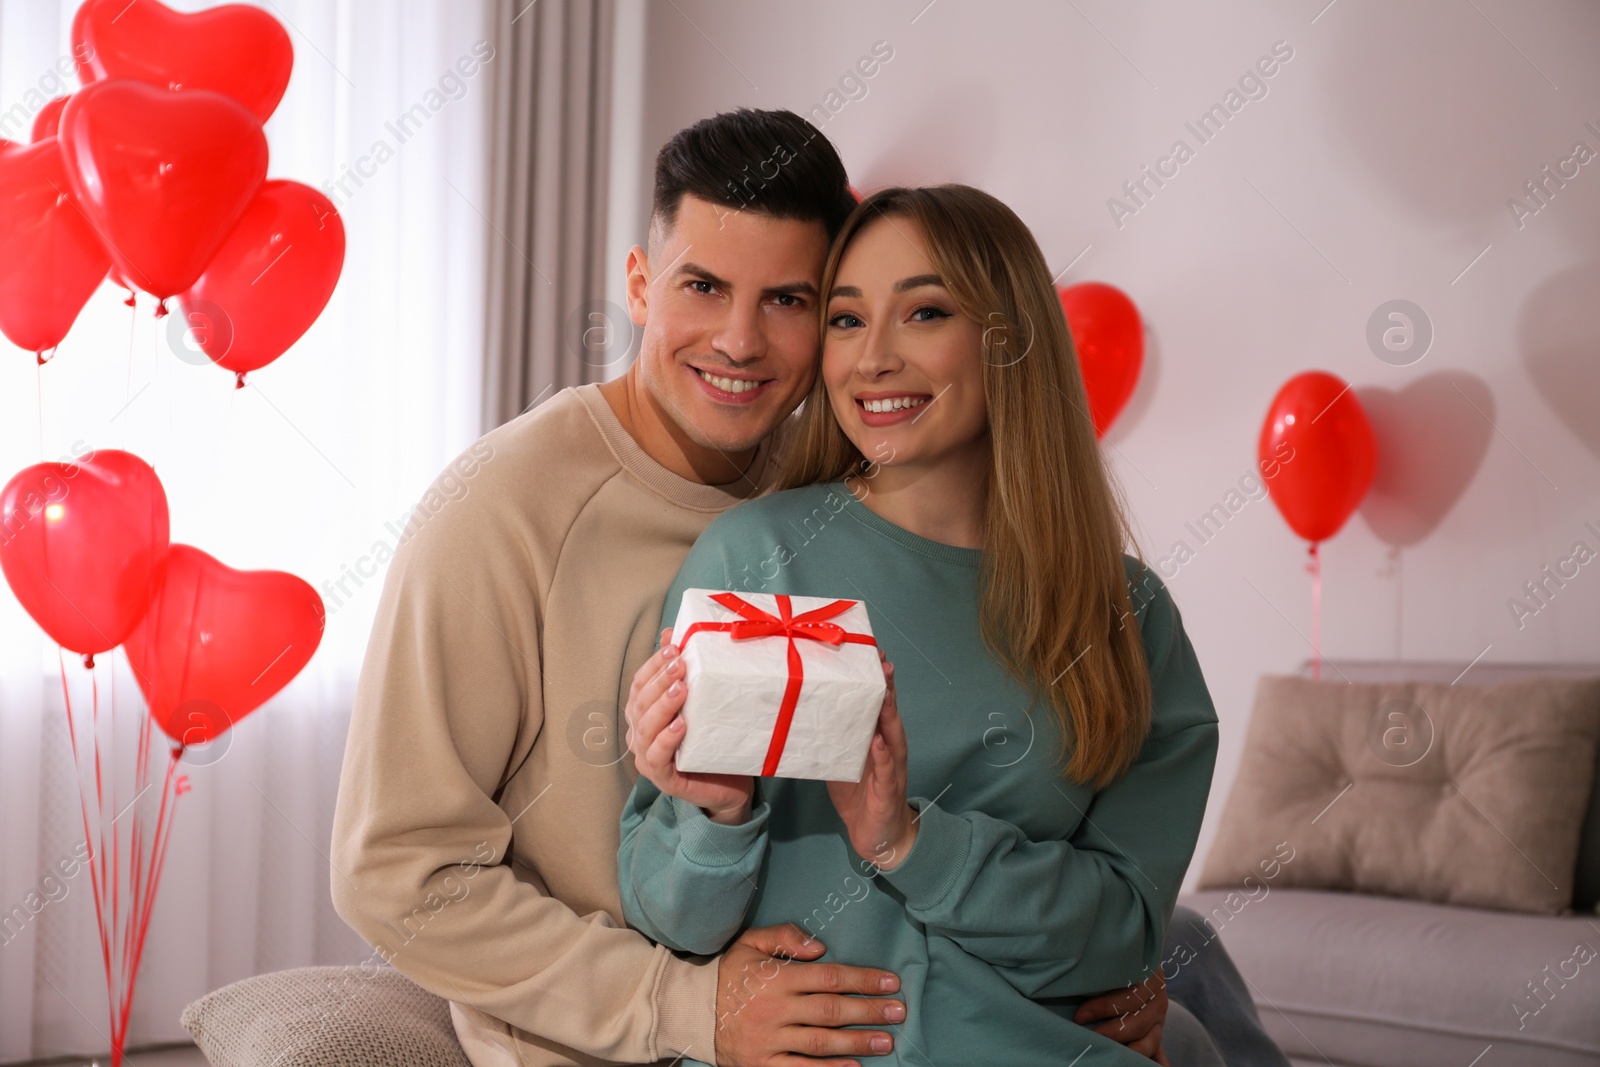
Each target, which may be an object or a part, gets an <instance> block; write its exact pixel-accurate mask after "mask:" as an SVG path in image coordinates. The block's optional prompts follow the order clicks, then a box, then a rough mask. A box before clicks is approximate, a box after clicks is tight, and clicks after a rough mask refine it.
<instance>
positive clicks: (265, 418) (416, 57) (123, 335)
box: [0, 0, 521, 1062]
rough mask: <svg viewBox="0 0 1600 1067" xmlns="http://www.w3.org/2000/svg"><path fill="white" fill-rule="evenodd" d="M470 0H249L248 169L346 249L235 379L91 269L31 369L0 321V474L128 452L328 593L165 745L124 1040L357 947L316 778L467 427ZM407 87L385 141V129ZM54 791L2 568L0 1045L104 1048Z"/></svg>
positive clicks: (479, 334) (128, 717)
mask: <svg viewBox="0 0 1600 1067" xmlns="http://www.w3.org/2000/svg"><path fill="white" fill-rule="evenodd" d="M166 2H167V3H168V4H169V5H170V6H174V7H177V8H179V9H180V10H185V11H192V10H197V9H200V8H203V7H206V6H210V5H208V4H206V3H200V2H195V0H188V2H184V0H179V2H176V3H174V2H173V0H166ZM492 2H493V0H403V2H395V3H386V4H381V5H379V4H371V3H367V2H360V3H358V2H357V0H267V2H264V3H262V5H261V6H263V7H264V8H265V9H266V10H268V11H270V12H271V13H272V14H273V15H275V16H276V17H277V18H278V19H279V20H280V21H281V22H282V23H283V24H284V25H285V27H286V28H287V29H288V30H289V33H290V36H291V38H292V40H293V43H294V49H295V65H294V74H293V77H292V79H291V80H290V84H289V90H288V93H287V95H286V96H285V97H284V100H283V102H282V104H281V105H280V106H279V108H278V110H277V112H276V114H274V115H273V117H272V119H271V121H270V122H269V123H268V124H267V136H268V141H269V144H270V146H271V152H272V160H271V167H270V170H269V176H271V177H279V178H293V179H295V180H298V181H302V182H305V183H306V184H309V185H313V186H316V187H318V188H321V189H323V190H324V192H327V193H329V195H330V196H332V198H333V199H334V202H335V203H336V204H337V205H338V207H339V210H340V212H341V214H342V215H343V218H344V223H345V227H346V232H347V238H348V250H347V255H346V259H345V264H344V273H343V276H342V278H341V280H340V283H339V287H338V289H337V291H336V293H335V295H334V297H333V300H332V302H331V303H330V305H329V306H328V308H327V310H326V311H325V312H324V313H323V314H322V317H321V318H320V319H319V320H318V321H317V323H316V324H315V325H314V326H313V327H312V328H311V330H310V332H309V333H308V334H307V335H306V336H305V337H304V338H303V339H302V340H301V341H300V342H299V343H297V344H296V345H295V346H294V347H293V348H292V349H291V350H290V351H289V352H288V353H287V354H286V355H285V356H284V357H283V358H282V359H280V360H279V361H278V362H277V363H275V364H273V365H272V366H270V367H267V368H265V369H263V370H260V371H257V372H255V373H253V374H252V375H251V376H250V379H249V384H247V386H246V387H245V388H244V389H242V390H238V391H235V390H234V388H233V381H232V376H231V375H230V374H228V373H226V372H224V371H222V370H220V369H217V368H215V367H211V366H205V365H199V364H198V363H197V362H196V360H195V356H194V353H193V350H192V348H191V347H188V341H187V339H186V338H184V336H183V335H182V333H181V324H179V323H178V322H177V319H178V316H176V315H174V316H172V317H169V318H168V319H165V320H160V321H158V320H156V319H154V318H153V317H152V310H153V301H152V300H151V299H150V298H148V297H141V298H140V303H139V306H138V308H137V309H136V310H130V309H129V308H127V307H124V306H123V304H122V302H121V299H120V297H121V296H122V295H123V294H122V291H121V290H118V289H115V288H113V287H112V286H110V285H109V284H108V285H106V286H105V287H103V288H102V290H101V291H100V292H99V293H98V294H97V295H96V296H95V297H94V299H93V300H92V301H91V302H90V305H89V307H88V308H87V309H86V310H85V311H84V313H83V315H82V316H81V317H80V319H79V321H78V323H77V325H76V326H75V327H74V329H73V331H72V333H71V334H70V335H69V336H68V337H67V339H66V340H65V342H64V343H63V344H62V345H61V347H60V350H59V351H58V352H57V354H56V356H55V358H54V359H53V360H52V361H51V362H50V363H48V364H46V365H45V366H43V367H42V368H36V367H35V364H34V358H33V356H32V354H31V353H26V352H22V351H20V350H17V349H14V348H11V347H10V346H9V345H5V344H4V342H3V341H0V481H3V480H5V479H7V478H9V477H10V476H11V475H12V474H14V473H15V472H16V471H18V470H20V469H22V468H23V467H26V466H28V465H30V464H32V463H36V462H39V461H40V460H41V459H52V460H53V459H58V458H60V457H62V456H64V455H68V454H71V453H73V452H75V451H77V452H81V451H84V450H85V449H86V448H96V447H116V448H126V449H129V450H130V451H133V452H136V453H137V454H139V455H140V456H142V457H143V458H144V459H146V460H147V461H149V462H150V463H152V464H153V465H154V466H155V468H156V471H157V473H158V474H159V475H160V476H161V479H162V481H163V483H164V485H165V487H166V490H167V495H168V498H169V501H170V505H171V511H172V536H173V540H174V541H179V542H184V543H188V544H194V545H196V546H198V547H200V548H202V549H204V550H206V551H207V552H209V553H211V554H212V555H214V556H216V557H218V558H219V559H221V560H222V561H223V562H224V563H227V564H229V565H230V566H233V567H236V568H241V569H258V568H272V569H279V570H287V571H290V572H292V573H294V574H297V575H299V576H301V577H302V578H305V579H306V580H307V581H309V582H310V583H311V584H312V585H313V586H315V587H316V588H317V589H318V590H319V591H320V592H321V593H322V596H323V599H324V602H325V604H326V606H327V608H328V622H327V629H326V632H325V635H324V637H323V641H322V645H321V647H320V649H319V650H318V652H317V654H316V656H315V657H314V658H313V659H312V661H311V663H310V665H309V666H308V667H307V668H306V669H305V671H304V672H303V673H302V674H301V675H300V677H299V678H297V679H296V680H295V681H294V682H293V683H291V684H290V686H289V687H288V688H287V689H285V690H284V691H283V692H282V693H280V694H279V695H278V696H277V697H275V698H274V699H273V700H271V701H270V702H269V703H268V704H267V705H265V706H264V707H263V708H261V709H260V710H258V711H256V712H255V713H254V714H252V715H251V716H250V717H249V718H247V719H245V720H244V721H243V722H242V723H240V724H239V725H238V726H237V727H236V728H235V729H234V730H233V731H232V734H231V736H230V737H229V738H228V739H227V740H225V741H220V742H217V743H215V744H214V745H212V746H208V749H207V750H206V751H202V752H199V753H197V758H196V759H195V761H194V762H192V763H186V764H182V765H180V770H182V771H183V772H184V773H186V774H187V775H188V778H189V781H190V783H191V786H192V789H191V791H190V792H188V793H187V794H186V795H184V796H183V797H182V798H181V799H180V800H178V801H177V805H176V818H175V821H174V823H173V832H172V838H171V847H170V851H169V853H168V856H167V860H166V867H165V872H164V875H163V877H162V882H161V886H160V894H159V897H158V903H157V905H156V908H155V911H154V917H153V920H152V924H151V928H150V933H149V938H148V941H147V943H146V946H145V950H144V963H143V967H142V969H141V971H140V978H139V984H138V992H137V996H136V998H135V1002H134V1007H133V1014H132V1022H131V1027H130V1031H129V1039H128V1044H129V1047H130V1048H132V1047H138V1046H140V1045H146V1044H153V1043H159V1042H164V1041H174V1040H183V1039H185V1038H186V1036H187V1035H185V1034H184V1032H183V1030H182V1029H181V1027H180V1026H179V1025H178V1016H179V1013H180V1012H181V1011H182V1009H183V1006H184V1005H185V1004H186V1003H188V1002H189V1001H190V1000H192V999H194V998H195V997H197V996H200V995H202V994H203V993H205V992H207V991H208V990H211V989H215V988H217V987H218V986H221V985H224V984H226V983H228V982H231V981H234V980H237V979H239V978H242V977H246V976H248V975H251V974H256V973H261V972H265V971H271V970H276V969H280V968H285V967H294V966H301V965H307V964H315V963H347V962H356V961H359V960H361V959H364V958H366V956H367V955H368V950H367V949H366V947H365V946H364V945H363V944H362V943H361V941H360V940H359V939H358V938H356V937H355V935H354V934H352V933H351V932H350V931H349V930H348V929H347V928H346V927H345V926H344V924H343V923H342V922H341V921H340V920H339V918H338V916H337V915H336V914H335V913H334V911H333V909H332V906H331V904H330V902H329V892H328V884H329V878H330V871H329V869H328V860H327V854H328V840H329V835H330V827H331V821H332V810H333V800H334V795H335V790H336V785H337V775H338V769H339V760H340V755H341V753H342V750H343V745H344V738H345V732H346V727H347V723H348V714H349V710H348V709H349V705H350V697H351V692H352V689H353V687H354V684H355V679H356V676H357V673H358V670H359V668H360V663H361V657H362V654H363V652H364V650H365V645H366V639H367V633H368V630H369V628H370V624H371V619H372V612H373V608H374V606H375V603H376V600H377V597H378V591H379V588H380V587H381V584H382V581H383V568H382V565H381V562H379V561H380V560H382V559H385V558H387V554H388V550H389V549H391V548H392V547H393V546H394V544H395V542H396V537H397V534H398V531H399V530H400V529H401V527H403V525H404V521H405V516H406V512H407V509H408V508H410V507H411V506H412V505H413V504H414V503H415V502H416V501H417V499H418V498H419V497H420V496H421V494H422V492H423V491H424V490H425V488H426V486H427V483H428V481H429V480H430V479H431V478H432V477H433V476H434V475H435V474H436V473H437V472H438V471H439V470H440V469H441V468H442V467H443V465H444V464H445V463H446V462H447V461H448V460H449V459H450V458H451V457H452V456H454V455H455V454H456V453H457V452H459V451H460V450H461V449H463V448H465V447H466V446H467V445H469V444H470V443H471V442H472V440H473V439H474V438H475V437H476V436H477V435H478V434H479V433H480V432H481V430H482V427H481V425H480V418H481V397H482V390H483V365H482V349H483V316H484V309H483V284H484V263H485V260H486V251H487V250H486V241H488V240H498V239H499V238H496V237H494V235H493V233H492V231H490V229H489V227H487V226H486V225H485V222H484V216H483V214H482V213H483V212H484V211H485V210H486V206H487V199H488V182H487V175H486V164H485V160H486V159H487V158H488V152H487V150H486V144H485V140H486V137H487V130H488V121H487V114H488V103H489V100H490V97H491V93H490V91H489V90H490V79H491V77H492V76H493V73H494V61H495V60H494V55H495V54H497V53H496V52H495V51H494V50H495V49H496V47H497V42H495V41H494V40H493V39H492V38H493V30H492V28H491V27H492V25H493V21H492V19H491V17H490V14H491V11H490V9H491V3H492ZM518 6H521V5H518ZM75 9H76V2H75V0H0V116H3V115H5V114H15V112H14V109H15V108H17V107H21V108H23V109H24V111H25V112H27V113H29V114H31V113H32V111H35V110H37V106H38V103H40V102H42V100H43V99H44V98H46V97H49V96H54V95H58V93H59V92H64V91H69V90H70V89H72V88H75V83H74V82H73V81H72V79H70V78H68V79H66V80H65V84H64V85H63V86H62V87H61V88H60V89H57V88H56V87H55V85H54V84H53V79H55V78H56V77H57V74H56V69H57V67H56V65H57V62H58V61H59V60H60V59H62V57H65V56H67V55H68V53H69V48H70V36H69V33H70V27H71V23H72V16H73V14H74V11H75ZM485 55H487V57H488V58H487V59H486V60H485V59H484V57H485ZM475 56H476V57H477V58H478V59H479V60H480V62H479V63H478V64H477V65H476V70H475V72H474V73H473V74H472V75H470V76H464V75H463V74H462V73H461V71H463V70H466V69H469V68H472V67H473V63H472V62H470V60H471V59H472V58H473V57H475ZM67 69H70V68H67ZM417 105H421V108H422V110H421V111H417V110H415V108H416V107H417ZM407 112H410V113H411V114H412V119H413V122H412V125H411V126H410V127H409V128H408V129H407V130H406V131H405V133H404V139H403V140H402V137H401V135H399V134H397V131H398V129H399V127H398V125H391V124H397V123H398V120H399V119H400V117H401V116H402V115H403V114H406V113H407ZM418 116H425V117H424V118H423V120H422V122H421V125H420V127H418V126H417V125H416V122H415V120H416V118H417V117H418ZM8 136H12V137H14V138H24V139H25V138H26V133H25V132H22V133H18V132H15V131H13V133H11V134H8ZM380 143H381V144H382V145H383V146H384V147H383V148H380V147H379V146H380ZM4 224H5V220H4V219H0V225H4ZM486 234H487V236H486ZM185 356H187V358H184V357H185ZM66 666H67V675H68V677H69V679H71V681H72V684H73V697H72V699H73V701H74V703H75V706H76V707H78V708H79V709H80V710H81V709H83V708H86V707H87V706H88V705H87V701H88V700H89V688H88V686H89V680H90V676H89V675H88V673H87V672H86V671H85V670H84V669H83V666H82V664H81V662H79V661H78V660H77V659H76V657H72V656H69V657H68V658H67V661H66ZM97 675H98V681H99V685H100V698H101V712H102V714H103V715H109V714H110V708H111V705H112V703H113V700H114V702H115V708H116V717H117V719H118V720H119V722H120V723H121V726H122V732H121V736H120V737H119V738H118V742H119V745H120V747H119V749H118V751H117V753H116V758H117V762H118V764H119V765H120V766H121V767H123V768H124V773H126V768H129V767H131V765H132V760H133V752H132V748H131V745H130V743H129V742H130V741H131V739H132V738H133V737H134V729H135V724H136V723H137V722H138V716H140V715H142V714H143V704H142V701H141V699H140V697H139V694H138V692H137V690H136V688H135V687H134V685H133V682H132V678H131V675H130V674H129V673H128V670H127V664H126V661H125V659H124V658H123V656H122V653H121V652H120V651H119V652H115V653H111V654H107V655H104V656H101V657H100V662H99V665H98V667H97ZM159 737H160V735H159V733H158V734H157V738H158V739H159ZM157 750H158V753H159V752H160V746H159V745H158V746H157ZM161 758H162V759H164V757H161ZM154 765H155V766H156V767H157V769H158V773H159V768H160V764H154ZM158 782H159V777H158ZM151 793H152V795H154V794H155V793H156V790H152V791H151ZM122 796H123V798H124V800H123V803H126V798H128V797H131V796H132V790H131V788H129V789H126V790H125V791H124V792H123V794H122ZM78 803H79V801H78V795H77V782H76V780H75V777H74V764H73V758H72V753H71V748H70V745H69V742H68V737H67V732H66V720H65V712H64V709H63V696H62V692H61V682H60V675H59V671H58V667H57V658H56V648H55V646H54V645H53V644H52V643H49V642H48V641H47V639H46V638H44V637H43V635H42V634H41V633H40V631H39V630H38V629H37V627H35V626H34V625H33V623H32V621H31V620H30V619H29V618H28V617H27V616H26V614H25V613H24V612H23V611H22V609H21V607H20V606H19V605H18V604H17V602H16V601H15V599H14V598H13V597H12V596H11V594H10V591H9V589H5V590H3V591H0V922H4V921H5V920H7V919H9V922H10V925H9V927H5V928H4V933H3V935H0V940H3V941H4V943H3V944H0V1062H10V1061H17V1060H24V1059H28V1058H35V1057H38V1058H42V1057H46V1056H57V1055H73V1056H84V1057H88V1056H103V1054H104V1052H105V1050H106V1049H107V1048H108V1047H109V1037H108V1033H109V1027H108V1020H107V993H106V983H105V978H104V974H103V970H102V963H101V959H100V948H99V940H98V935H97V933H96V927H95V920H94V905H93V900H92V893H91V889H90V881H89V876H88V873H87V872H86V871H83V870H79V871H78V873H77V874H76V876H75V877H71V878H64V877H62V876H61V875H60V873H59V872H60V867H59V864H60V861H62V860H68V861H69V866H70V860H71V858H72V857H73V856H74V854H75V852H77V851H78V850H81V848H82V842H83V839H84V831H83V826H82V823H81V820H80V814H79V807H78ZM154 818H155V810H154V808H153V807H152V808H151V809H150V810H149V815H148V819H147V822H148V823H150V824H153V822H154ZM19 917H20V918H19Z"/></svg>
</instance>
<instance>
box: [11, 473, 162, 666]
mask: <svg viewBox="0 0 1600 1067" xmlns="http://www.w3.org/2000/svg"><path fill="white" fill-rule="evenodd" d="M166 554H167V494H166V490H164V489H163V488H162V487H161V479H159V478H157V477H156V472H155V471H154V470H152V469H151V468H150V465H149V464H148V463H146V462H145V461H144V460H142V459H140V458H139V457H138V456H136V455H134V454H133V453H131V452H123V451H121V450H120V449H115V448H107V449H101V450H100V451H98V452H91V453H89V454H88V455H86V456H84V457H83V458H82V459H80V460H78V461H77V462H76V463H36V464H34V465H33V466H31V467H28V468H26V469H24V470H22V471H19V472H18V473H17V474H16V475H15V476H14V477H13V478H12V479H11V480H10V481H9V482H7V483H6V486H5V488H4V489H3V490H0V569H3V570H4V572H5V576H6V581H7V582H8V583H10V585H11V591H12V592H13V593H15V594H16V596H17V600H19V601H20V602H21V603H22V606H23V608H25V609H26V610H27V612H28V614H29V615H31V616H33V620H34V621H35V622H37V623H38V624H39V625H40V627H42V628H43V629H44V632H45V633H47V634H49V635H50V636H51V637H52V638H54V639H55V641H56V643H57V644H59V645H61V646H62V647H63V648H68V649H71V650H72V651H74V652H81V653H83V654H84V655H93V654H94V653H96V652H104V651H106V650H107V649H112V648H116V647H117V646H118V645H120V644H121V643H122V642H123V641H124V640H126V639H127V637H128V634H129V633H131V632H132V631H133V628H134V627H135V626H137V625H138V624H139V620H140V619H142V618H143V617H144V613H145V609H146V608H148V607H149V605H150V598H151V596H152V595H153V594H154V593H155V591H156V588H157V586H158V584H159V580H160V567H161V563H162V561H163V560H164V559H165V558H166Z"/></svg>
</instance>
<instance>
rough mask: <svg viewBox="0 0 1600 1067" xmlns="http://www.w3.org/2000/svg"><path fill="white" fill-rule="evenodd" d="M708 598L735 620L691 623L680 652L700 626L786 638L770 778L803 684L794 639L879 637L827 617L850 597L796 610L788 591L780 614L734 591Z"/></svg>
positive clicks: (764, 769) (864, 641)
mask: <svg viewBox="0 0 1600 1067" xmlns="http://www.w3.org/2000/svg"><path fill="white" fill-rule="evenodd" d="M711 599H712V600H715V601H716V602H717V603H718V604H721V605H722V606H723V607H725V608H727V609H728V610H729V611H732V612H733V613H735V614H736V615H738V616H739V619H738V620H737V621H730V622H696V623H691V624H690V625H689V628H688V629H687V630H685V631H684V634H683V637H681V638H680V639H679V640H678V651H679V652H682V651H683V647H684V646H685V645H687V644H688V643H689V638H691V637H693V636H694V635H695V634H697V633H699V632H701V631H702V630H711V631H716V632H721V633H726V634H727V635H728V636H729V637H730V638H732V639H733V640H735V641H746V640H750V639H751V638H756V637H782V638H785V639H786V640H787V641H788V642H789V657H788V658H789V682H788V685H786V686H785V687H784V690H783V703H782V704H780V705H779V706H778V721H777V722H776V723H775V724H773V727H772V742H771V743H770V744H769V745H768V746H767V758H766V762H765V763H763V764H762V766H761V774H762V777H771V776H772V775H774V774H777V773H778V762H779V761H780V760H781V759H782V758H783V746H784V742H786V741H787V740H788V739H789V724H790V722H792V721H793V719H794V710H795V708H796V707H798V706H799V704H800V687H801V686H802V685H803V684H804V683H805V676H804V672H803V670H802V666H801V662H800V649H799V647H798V646H796V645H795V643H794V642H795V638H797V637H803V638H805V639H806V640H808V641H821V642H823V643H825V644H829V645H834V646H836V647H837V646H838V645H841V644H844V643H846V642H849V643H851V644H857V645H876V644H877V642H876V641H874V640H873V639H872V638H871V637H870V636H869V635H867V634H853V633H850V632H848V631H847V630H845V628H844V627H842V626H840V625H839V624H838V623H835V622H828V621H827V620H828V619H831V618H833V617H834V616H836V615H842V614H844V613H845V612H846V611H849V610H850V609H851V608H853V607H855V605H856V604H857V603H858V602H857V601H854V600H835V601H834V602H833V603H831V604H824V605H823V606H822V607H820V608H816V609H814V610H812V611H808V612H805V613H804V614H801V615H796V614H794V609H793V606H792V604H791V603H790V601H789V597H788V595H787V594H784V593H779V594H777V601H778V614H776V615H772V614H769V613H767V612H765V611H762V610H761V609H760V608H758V607H756V606H755V605H754V604H751V603H750V602H748V601H746V600H743V599H741V598H739V597H738V596H736V595H734V594H733V593H712V594H711Z"/></svg>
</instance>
